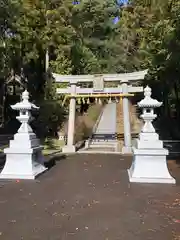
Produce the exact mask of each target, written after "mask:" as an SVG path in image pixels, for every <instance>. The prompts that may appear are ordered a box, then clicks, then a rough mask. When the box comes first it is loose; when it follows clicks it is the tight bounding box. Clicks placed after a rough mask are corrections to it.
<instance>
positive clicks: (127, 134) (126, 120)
mask: <svg viewBox="0 0 180 240" xmlns="http://www.w3.org/2000/svg"><path fill="white" fill-rule="evenodd" d="M121 83H122V91H123V94H127V93H128V81H126V80H125V81H121ZM122 103H123V125H124V146H123V148H122V153H124V154H125V153H131V152H132V148H131V127H130V117H129V99H128V97H127V96H123V100H122Z"/></svg>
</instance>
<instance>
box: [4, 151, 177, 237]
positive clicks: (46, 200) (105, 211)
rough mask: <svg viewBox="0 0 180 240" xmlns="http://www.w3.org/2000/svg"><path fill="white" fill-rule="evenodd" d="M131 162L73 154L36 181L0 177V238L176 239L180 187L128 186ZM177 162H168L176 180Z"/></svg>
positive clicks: (115, 157)
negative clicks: (4, 179) (2, 178)
mask: <svg viewBox="0 0 180 240" xmlns="http://www.w3.org/2000/svg"><path fill="white" fill-rule="evenodd" d="M130 163H131V158H130V157H126V158H125V157H122V156H120V155H98V154H96V155H94V154H89V155H86V154H76V155H71V156H68V157H63V156H62V157H61V158H58V159H57V162H56V165H55V166H53V167H52V168H51V169H49V171H47V172H46V173H44V174H43V175H41V176H40V177H39V178H38V179H37V180H36V181H12V182H2V181H1V182H0V214H1V217H0V239H3V240H21V239H25V240H33V239H34V240H35V239H41V240H42V239H43V240H121V239H122V240H148V239H152V240H160V239H163V240H179V239H180V238H179V237H180V186H179V185H177V186H171V185H163V184H162V185H159V184H129V182H128V177H127V171H126V169H127V168H128V167H129V166H130ZM179 166H180V165H178V164H176V163H175V162H169V168H170V171H171V172H172V174H173V175H174V176H175V177H176V179H177V182H179V180H180V174H179V172H180V168H179Z"/></svg>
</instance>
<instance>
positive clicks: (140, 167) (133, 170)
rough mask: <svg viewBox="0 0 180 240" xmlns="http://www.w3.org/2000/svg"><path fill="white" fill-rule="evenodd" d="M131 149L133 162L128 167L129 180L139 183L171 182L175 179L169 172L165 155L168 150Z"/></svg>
mask: <svg viewBox="0 0 180 240" xmlns="http://www.w3.org/2000/svg"><path fill="white" fill-rule="evenodd" d="M132 150H133V162H132V165H131V167H130V169H128V175H129V181H130V182H139V183H171V184H175V183H176V181H175V179H174V178H173V177H172V176H171V175H170V174H169V171H168V168H167V161H166V156H167V155H168V150H166V149H164V148H162V149H137V148H135V147H133V148H132Z"/></svg>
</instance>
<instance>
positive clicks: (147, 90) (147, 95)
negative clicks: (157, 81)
mask: <svg viewBox="0 0 180 240" xmlns="http://www.w3.org/2000/svg"><path fill="white" fill-rule="evenodd" d="M151 94H152V91H151V88H150V87H149V86H146V88H145V89H144V96H145V97H149V98H150V97H151Z"/></svg>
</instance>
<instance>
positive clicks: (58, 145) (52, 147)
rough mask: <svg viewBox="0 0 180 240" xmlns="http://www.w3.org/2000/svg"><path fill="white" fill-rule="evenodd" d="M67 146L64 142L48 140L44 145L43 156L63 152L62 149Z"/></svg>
mask: <svg viewBox="0 0 180 240" xmlns="http://www.w3.org/2000/svg"><path fill="white" fill-rule="evenodd" d="M64 145H65V143H64V141H62V140H58V139H53V138H48V139H46V140H45V141H44V143H43V147H44V149H43V154H44V155H48V154H52V153H55V152H58V151H61V149H62V147H63V146H64Z"/></svg>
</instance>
